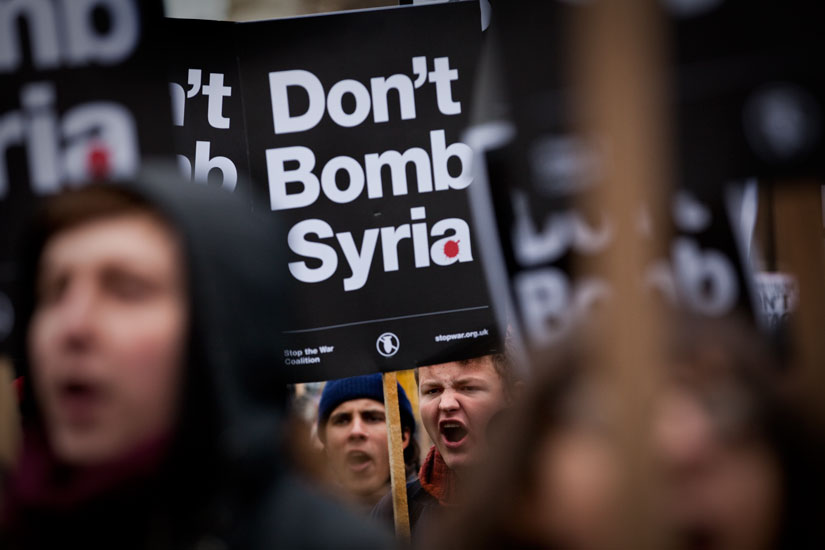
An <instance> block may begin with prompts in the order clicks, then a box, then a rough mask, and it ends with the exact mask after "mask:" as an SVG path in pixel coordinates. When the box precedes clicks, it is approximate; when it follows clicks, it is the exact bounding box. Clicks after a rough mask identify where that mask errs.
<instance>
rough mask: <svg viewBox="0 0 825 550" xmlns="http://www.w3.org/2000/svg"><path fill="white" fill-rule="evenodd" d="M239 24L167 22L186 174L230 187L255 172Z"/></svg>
mask: <svg viewBox="0 0 825 550" xmlns="http://www.w3.org/2000/svg"><path fill="white" fill-rule="evenodd" d="M234 25H235V24H234V23H231V22H226V21H204V20H193V19H171V18H170V19H167V20H166V21H165V22H164V29H165V34H166V45H167V48H166V49H167V54H168V57H167V60H166V64H167V67H168V71H169V73H168V74H169V82H170V84H169V91H170V93H171V96H172V123H173V125H174V128H173V134H174V138H175V151H176V152H177V154H178V163H179V166H180V169H181V173H182V174H183V175H184V177H186V178H187V179H190V180H194V181H197V182H199V183H209V184H210V185H220V186H222V187H224V188H225V189H227V190H230V191H231V190H234V189H236V187H237V186H238V184H239V183H240V184H241V185H243V182H244V181H245V180H246V178H244V177H243V176H244V175H248V174H249V160H248V157H247V149H246V128H245V124H244V115H243V97H242V90H241V82H240V74H239V72H238V59H237V56H236V54H235V42H234V33H233V28H234Z"/></svg>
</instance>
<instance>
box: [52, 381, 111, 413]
mask: <svg viewBox="0 0 825 550" xmlns="http://www.w3.org/2000/svg"><path fill="white" fill-rule="evenodd" d="M102 402H103V389H102V388H101V387H100V386H99V385H98V384H93V383H89V382H81V381H69V382H64V383H63V384H61V385H60V386H59V387H58V391H57V403H58V407H59V409H60V413H61V414H62V415H64V417H65V418H66V419H67V420H69V421H70V422H72V423H84V422H90V421H92V420H94V418H95V415H96V412H97V410H98V408H99V407H100V405H101V404H102Z"/></svg>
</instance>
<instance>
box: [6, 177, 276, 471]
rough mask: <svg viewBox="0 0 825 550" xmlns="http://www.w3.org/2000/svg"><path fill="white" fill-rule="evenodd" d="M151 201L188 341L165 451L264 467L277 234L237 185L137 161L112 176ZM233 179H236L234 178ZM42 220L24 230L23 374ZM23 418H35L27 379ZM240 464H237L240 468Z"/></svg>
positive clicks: (19, 361) (268, 456)
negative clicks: (175, 270)
mask: <svg viewBox="0 0 825 550" xmlns="http://www.w3.org/2000/svg"><path fill="white" fill-rule="evenodd" d="M118 185H121V186H122V187H123V188H124V189H126V190H127V191H128V192H130V193H134V194H135V195H138V196H139V197H141V198H143V199H144V200H145V201H146V202H148V203H150V205H152V206H154V207H155V208H156V209H157V211H158V212H159V213H160V214H162V215H163V216H164V217H165V218H166V219H167V221H168V222H169V223H170V224H171V225H172V226H173V227H174V228H175V229H176V230H177V232H178V233H179V236H180V238H181V241H182V244H183V248H184V253H185V260H186V263H187V269H188V288H189V298H190V303H189V305H190V324H189V327H190V342H189V353H188V358H187V365H186V368H185V383H184V398H183V406H182V410H181V420H180V427H179V429H178V431H177V433H175V434H174V442H173V444H172V446H173V453H172V454H173V456H174V457H175V459H182V460H183V461H184V462H185V463H187V464H189V465H190V466H191V465H192V464H193V459H194V460H195V461H196V462H197V463H198V464H202V463H204V462H207V463H209V464H211V465H212V466H216V467H220V468H222V469H223V468H225V467H227V466H230V465H233V466H236V467H235V468H232V470H233V471H235V472H239V471H240V472H244V473H248V474H249V475H250V476H251V475H253V473H254V474H257V473H260V472H259V467H264V468H268V469H271V468H272V466H273V465H274V464H276V463H277V462H278V461H279V459H278V456H279V455H280V450H281V449H280V442H279V440H280V433H281V419H282V417H283V407H284V401H285V393H286V387H285V384H284V381H283V379H282V375H281V373H280V371H279V367H280V365H282V360H279V359H280V358H281V355H282V348H281V342H280V337H281V330H282V326H283V324H284V314H285V312H287V311H288V310H289V307H288V306H287V304H286V296H285V293H284V292H283V291H282V288H283V285H282V282H283V279H284V276H285V274H286V269H285V267H284V265H285V264H284V262H282V261H281V259H282V257H283V251H282V250H281V249H280V245H281V243H283V242H284V239H282V238H281V237H280V231H279V228H278V227H277V226H276V225H275V223H274V222H273V220H272V216H264V215H255V214H253V212H252V211H253V208H252V201H251V199H249V198H248V197H245V196H243V195H242V194H241V193H239V192H234V193H229V192H227V191H225V190H223V189H220V188H217V187H212V186H207V185H201V184H194V183H189V182H186V181H183V180H181V178H180V177H179V176H178V175H177V170H175V169H174V167H172V166H166V165H163V166H161V165H156V166H150V167H149V168H147V169H145V170H144V171H143V172H142V173H141V174H140V175H139V176H138V177H137V178H136V179H135V180H134V181H131V182H128V183H124V184H118ZM239 187H240V186H239ZM43 241H44V239H43V235H42V228H40V227H38V226H37V224H34V227H33V228H32V232H31V233H29V234H27V235H26V242H25V249H24V250H23V255H22V256H23V261H22V275H23V276H22V284H21V287H22V291H21V296H20V297H19V300H18V311H19V314H20V325H19V326H20V327H21V328H22V330H19V331H17V335H16V340H15V341H14V342H13V349H14V350H15V353H14V355H15V357H14V358H15V365H16V367H17V370H18V372H19V374H21V375H23V376H26V375H27V374H28V370H29V369H28V358H27V353H26V349H25V333H26V330H25V327H27V326H28V323H29V320H30V317H31V314H32V310H33V305H34V302H33V300H34V280H35V277H34V274H35V273H36V267H37V262H38V261H39V256H40V253H41V251H42V247H43V245H44V242H43ZM26 386H27V390H26V391H27V393H26V401H27V403H26V406H25V409H24V414H25V416H26V417H27V421H28V422H30V423H32V422H34V423H36V422H38V419H37V416H38V415H37V407H36V404H35V403H34V396H33V394H32V392H31V384H26ZM238 466H239V467H238Z"/></svg>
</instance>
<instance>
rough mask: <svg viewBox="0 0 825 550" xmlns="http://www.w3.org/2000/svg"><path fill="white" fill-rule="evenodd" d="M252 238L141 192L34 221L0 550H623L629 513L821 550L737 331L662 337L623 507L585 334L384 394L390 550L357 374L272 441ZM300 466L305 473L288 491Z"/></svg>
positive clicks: (275, 312)
mask: <svg viewBox="0 0 825 550" xmlns="http://www.w3.org/2000/svg"><path fill="white" fill-rule="evenodd" d="M270 223H271V222H267V221H266V220H263V219H258V218H257V217H255V216H250V215H249V213H248V210H247V209H246V207H245V204H244V203H243V201H242V200H241V199H237V198H233V197H231V196H229V195H227V194H226V193H225V192H223V191H221V190H217V189H214V188H210V187H208V186H195V185H191V184H185V183H181V182H179V181H177V180H176V178H175V177H174V176H172V175H171V172H169V171H165V170H160V169H158V170H155V171H152V170H150V171H147V172H145V173H144V175H142V176H141V177H140V178H138V179H137V180H136V181H134V182H132V183H127V184H122V185H117V186H112V185H90V186H87V187H83V188H81V189H76V190H71V191H67V192H63V193H61V194H58V195H56V196H55V197H53V198H51V199H50V200H48V201H47V202H46V203H45V205H44V207H43V208H42V209H41V211H39V212H38V214H37V216H36V217H35V219H34V220H33V221H32V224H31V227H30V232H29V238H28V239H27V240H26V246H25V249H24V251H23V253H24V254H23V262H22V265H23V267H24V276H23V277H22V280H23V281H24V283H25V284H24V288H22V289H21V296H20V302H19V303H20V304H21V305H22V308H21V326H23V327H25V330H24V331H19V332H20V334H18V335H17V336H16V338H17V340H16V348H15V350H14V356H13V359H14V365H15V369H16V371H17V373H18V374H19V375H20V377H21V378H20V381H21V382H20V383H21V384H22V391H21V395H20V411H21V417H22V425H23V443H22V450H21V452H20V455H19V458H18V459H17V461H16V463H15V465H14V466H13V467H11V468H9V470H8V471H7V472H5V475H4V478H3V483H2V505H0V543H1V544H2V547H3V548H10V549H16V548H55V547H57V546H58V545H67V544H68V545H69V546H72V547H74V546H78V547H84V548H158V549H162V548H178V549H180V548H394V547H404V546H406V545H408V544H411V545H413V546H415V547H422V548H423V547H426V548H440V547H444V548H468V549H470V548H473V549H476V548H552V549H568V550H586V549H594V550H595V549H601V548H625V547H627V545H626V544H625V543H624V541H625V539H624V537H625V531H623V530H622V529H621V528H620V527H621V525H620V524H621V518H622V517H623V515H622V511H623V510H622V509H623V507H628V506H629V507H632V506H633V505H634V502H633V498H634V497H635V496H638V495H644V498H646V499H649V500H650V501H652V502H654V503H655V506H653V507H649V511H650V513H649V514H648V517H646V518H645V519H646V521H645V523H644V526H645V527H644V528H645V529H649V530H650V532H651V533H654V534H655V538H654V539H651V540H655V541H657V543H656V544H655V545H654V546H652V547H656V548H674V549H686V550H687V549H697V550H698V549H718V550H727V549H730V550H758V549H772V548H783V549H785V548H788V549H790V548H793V549H806V548H811V549H813V548H823V547H825V537H823V531H825V517H823V512H825V506H823V501H825V490H824V489H825V485H823V477H825V476H823V459H825V454H824V453H823V447H822V443H823V441H822V439H821V436H820V433H819V428H820V426H819V424H818V422H817V421H816V419H815V418H814V417H813V416H812V415H811V414H810V413H809V411H807V410H803V409H802V408H800V407H799V400H797V399H795V395H794V394H793V393H792V392H791V391H789V390H788V388H789V387H790V386H789V385H788V384H785V383H784V382H785V380H784V379H785V377H787V376H788V371H789V368H787V365H783V364H782V363H783V362H784V361H787V360H786V359H783V358H782V357H780V356H779V355H778V354H776V353H774V352H773V351H772V349H771V348H770V347H768V346H766V345H765V339H764V338H763V337H761V336H760V335H759V334H758V333H757V332H756V331H755V329H753V328H752V327H750V326H749V325H748V324H747V323H745V322H734V321H713V322H711V321H707V320H703V321H698V320H696V319H689V318H687V317H685V316H679V315H675V314H674V315H672V316H670V317H668V320H667V324H668V326H669V328H670V330H669V332H668V334H669V337H668V340H667V345H666V346H665V348H666V351H665V355H664V363H663V364H662V365H661V369H662V372H661V374H662V378H663V379H662V381H661V384H660V387H659V388H658V391H657V393H656V397H655V399H654V403H653V407H652V409H651V410H652V411H653V412H652V414H651V415H650V417H649V418H648V419H647V422H646V423H645V425H644V426H643V428H644V429H645V431H644V433H645V434H647V437H646V439H645V441H647V442H648V443H649V458H650V461H649V462H648V464H649V466H650V471H649V472H645V473H646V475H645V476H643V477H641V478H640V477H639V476H636V477H632V478H630V479H633V480H635V482H636V483H637V485H635V486H628V485H627V483H625V481H626V479H628V478H627V476H625V475H624V474H625V473H626V472H625V471H623V469H622V465H623V464H624V465H626V464H627V463H626V462H623V456H624V455H625V454H627V453H626V451H627V449H625V448H623V447H622V444H620V443H618V441H619V439H618V438H617V437H616V434H617V433H619V432H621V431H622V429H623V427H622V426H620V425H618V420H617V419H618V418H620V416H619V415H617V414H614V410H613V406H614V405H615V404H616V403H617V402H620V400H621V399H622V398H624V399H628V398H630V399H632V398H633V396H627V395H620V394H619V393H618V392H617V390H616V388H615V387H612V386H611V385H610V383H609V380H610V379H609V377H605V376H603V372H605V369H609V368H610V367H611V365H609V364H605V363H609V361H608V360H606V359H605V357H604V355H600V354H597V353H595V350H596V349H597V348H598V342H597V341H594V340H593V339H592V337H591V338H590V339H586V338H581V337H579V338H574V337H571V338H570V339H569V341H567V342H565V343H564V344H563V345H560V346H558V347H557V348H556V349H555V350H554V351H553V352H552V353H551V354H549V355H548V356H545V357H536V358H533V361H532V366H531V367H529V368H528V367H527V366H526V365H516V364H514V362H513V360H512V358H510V357H509V356H508V355H507V354H504V353H502V354H496V355H487V356H482V357H476V358H468V359H466V360H463V361H454V362H448V363H441V364H435V365H421V366H418V367H417V369H416V375H415V379H416V388H415V390H414V391H417V393H418V395H417V399H414V400H410V399H409V398H408V395H407V393H406V391H405V390H404V388H402V387H401V386H400V385H399V387H398V395H399V409H400V417H401V432H402V441H403V444H402V447H403V449H402V451H401V452H402V453H403V456H404V461H405V466H406V480H405V481H406V497H407V503H408V509H407V510H406V511H404V510H401V511H400V512H399V513H402V514H403V513H406V514H407V515H408V518H409V520H410V524H411V527H412V540H411V541H410V542H407V541H403V540H400V541H399V540H397V539H396V538H395V537H394V536H393V529H394V524H395V522H394V511H393V498H392V493H391V476H390V455H389V453H390V450H389V449H388V443H387V441H388V437H387V423H386V418H387V412H386V410H385V405H384V390H383V384H382V378H381V375H380V374H373V375H367V376H361V377H356V378H348V379H341V380H333V381H329V382H327V383H326V385H325V386H324V388H323V391H322V393H321V395H320V399H319V400H318V402H317V408H316V409H315V418H314V419H313V420H312V422H311V424H306V425H305V428H306V429H299V430H294V429H290V423H291V420H290V412H289V409H288V406H287V403H288V389H287V386H286V384H285V383H284V381H283V380H281V379H280V377H279V376H280V375H279V373H278V370H277V369H273V368H266V367H267V366H271V365H275V364H277V363H278V359H279V356H280V354H281V349H280V343H279V341H278V340H277V338H273V335H277V334H279V330H278V327H279V326H280V325H281V323H282V322H283V319H282V312H283V311H286V310H288V308H289V307H290V304H289V303H288V297H287V296H284V295H283V294H282V293H281V291H280V290H279V289H280V286H279V284H278V280H279V277H281V276H282V269H281V258H278V257H275V256H273V255H272V254H271V247H270V246H269V244H270V242H271V239H272V235H273V233H277V232H278V231H279V228H278V227H274V226H271V225H270ZM125 243H126V244H125ZM582 334H584V333H582ZM783 367H784V368H783ZM413 403H417V406H416V407H414V406H413ZM417 417H419V418H420V426H418V421H417ZM310 428H311V429H310ZM313 437H314V438H316V445H315V446H313V445H312V444H311V443H310V441H311V438H313ZM427 438H428V439H429V441H430V442H431V445H430V444H422V445H421V446H419V443H423V442H425V441H427ZM295 447H297V448H299V449H303V451H302V452H295ZM313 449H317V451H313ZM311 452H317V455H318V456H319V457H320V459H319V462H318V463H319V464H320V467H319V468H320V470H322V471H323V473H322V474H320V475H317V476H311V475H303V474H299V473H298V472H299V471H301V468H300V467H301V464H300V463H301V461H302V458H306V459H307V460H309V458H310V457H309V453H311ZM639 479H643V480H644V481H643V482H642V483H643V485H644V486H639V485H638V483H639ZM401 490H402V491H403V487H402V488H401ZM645 510H648V508H646V509H645ZM646 513H647V512H646Z"/></svg>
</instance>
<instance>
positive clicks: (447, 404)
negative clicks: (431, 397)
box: [438, 389, 461, 412]
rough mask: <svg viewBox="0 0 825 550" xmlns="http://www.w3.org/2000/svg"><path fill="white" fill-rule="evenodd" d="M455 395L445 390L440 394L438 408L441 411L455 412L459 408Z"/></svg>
mask: <svg viewBox="0 0 825 550" xmlns="http://www.w3.org/2000/svg"><path fill="white" fill-rule="evenodd" d="M460 406H461V405H460V403H459V402H458V399H457V396H456V393H455V392H454V391H453V390H451V389H446V390H444V391H443V392H442V393H441V399H440V400H439V402H438V408H439V410H441V411H445V412H447V411H456V410H458V409H459V408H460Z"/></svg>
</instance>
